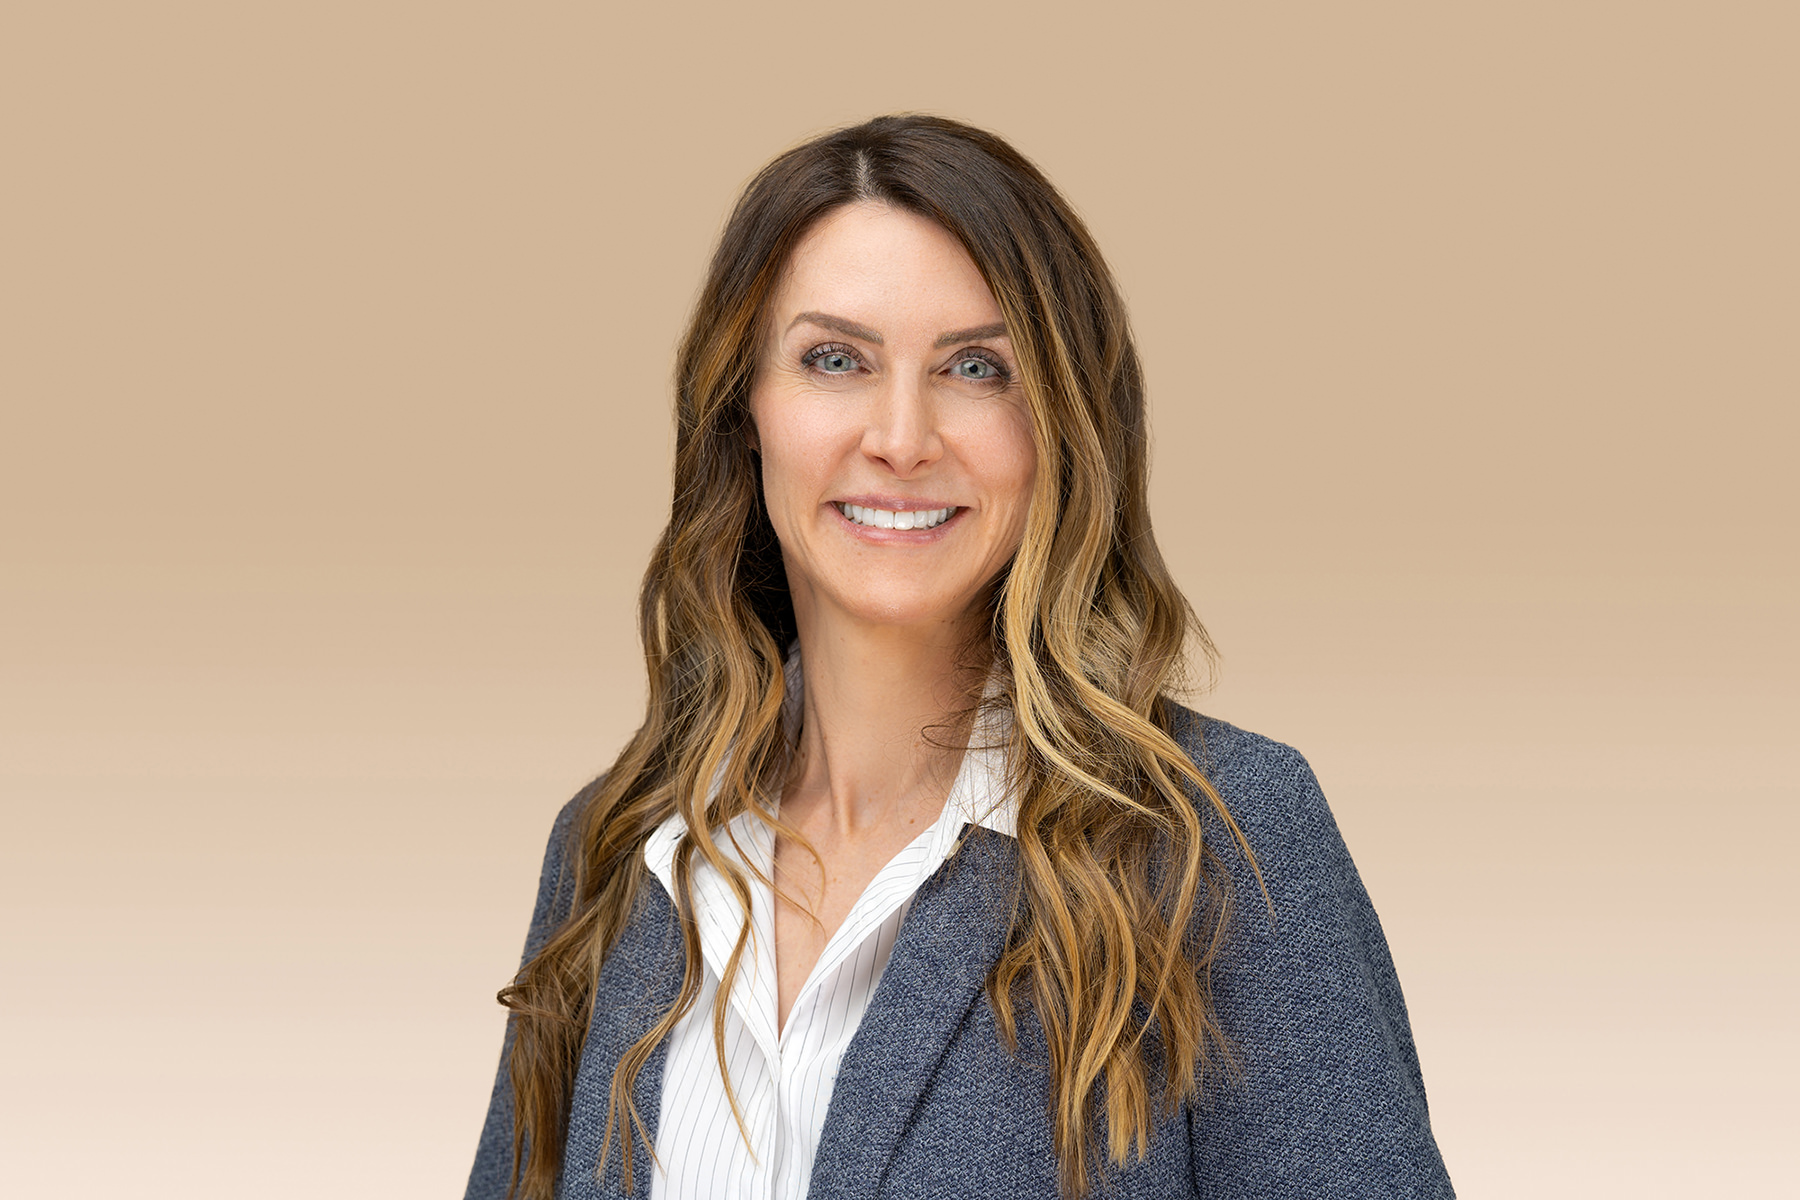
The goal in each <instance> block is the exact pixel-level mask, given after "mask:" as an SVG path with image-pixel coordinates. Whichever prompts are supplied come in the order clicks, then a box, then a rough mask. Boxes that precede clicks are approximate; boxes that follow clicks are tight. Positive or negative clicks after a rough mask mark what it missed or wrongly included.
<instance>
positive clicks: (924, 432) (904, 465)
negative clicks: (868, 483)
mask: <svg viewBox="0 0 1800 1200" xmlns="http://www.w3.org/2000/svg"><path fill="white" fill-rule="evenodd" d="M875 393H876V394H875V395H874V396H872V397H871V402H870V411H869V425H868V428H867V429H866V430H865V431H864V433H863V442H862V450H863V453H864V454H866V455H867V456H868V457H870V458H872V459H875V460H877V461H879V462H881V463H882V464H884V465H885V466H886V467H887V469H888V470H889V471H892V472H893V473H894V475H895V476H897V477H898V478H901V479H907V478H911V477H912V476H914V475H916V474H918V473H919V472H920V471H922V470H924V469H925V468H926V467H928V466H930V465H931V464H932V463H934V462H936V461H937V460H938V459H939V458H940V457H942V456H943V453H944V443H943V439H942V437H941V436H940V434H939V432H938V425H937V414H936V411H935V407H934V405H933V404H932V402H931V396H930V395H929V393H928V390H927V389H926V388H925V387H924V386H922V385H920V384H919V383H918V382H917V381H915V380H912V379H901V380H890V381H888V382H887V384H886V386H883V387H881V388H878V389H875Z"/></svg>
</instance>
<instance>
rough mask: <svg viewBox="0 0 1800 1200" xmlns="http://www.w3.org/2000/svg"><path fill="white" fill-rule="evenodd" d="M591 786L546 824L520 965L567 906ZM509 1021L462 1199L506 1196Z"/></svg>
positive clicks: (508, 1173) (510, 1166)
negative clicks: (576, 834)
mask: <svg viewBox="0 0 1800 1200" xmlns="http://www.w3.org/2000/svg"><path fill="white" fill-rule="evenodd" d="M595 786H596V785H595V784H590V785H588V786H587V787H586V788H583V789H582V790H581V792H580V793H578V794H577V795H576V797H575V798H574V799H573V800H570V801H569V802H568V803H567V804H565V805H563V808H562V811H561V812H559V813H557V815H556V821H555V822H554V823H553V824H552V825H551V827H550V844H549V845H548V846H547V847H546V848H545V850H544V865H543V868H542V869H541V870H540V872H539V874H538V889H537V902H536V903H535V904H534V905H533V906H532V910H531V927H530V929H529V930H528V931H527V932H526V935H525V953H524V955H523V956H522V957H521V958H520V960H519V961H520V964H521V965H523V964H524V963H526V962H528V961H530V959H531V957H532V956H533V955H534V954H536V953H537V952H538V951H539V950H541V949H543V947H544V943H545V942H547V941H549V940H550V935H551V934H552V933H554V932H555V931H556V927H557V926H558V925H559V924H560V923H561V922H562V918H563V915H564V914H565V913H566V911H567V909H568V900H569V896H568V891H567V886H568V884H569V882H570V881H569V878H568V871H567V869H566V867H567V862H568V847H569V839H570V835H571V832H572V830H573V829H574V825H575V816H576V814H577V813H578V812H579V811H580V809H581V806H582V804H583V803H584V802H585V800H586V799H587V797H588V796H589V795H590V794H591V793H592V791H593V789H594V787H595ZM514 1020H515V1018H514V1017H513V1016H512V1014H510V1013H508V1014H507V1017H506V1035H505V1037H504V1038H503V1039H502V1040H501V1043H500V1068H499V1070H498V1071H497V1072H496V1073H495V1076H494V1092H493V1095H492V1097H491V1098H490V1099H489V1100H488V1111H487V1120H486V1121H484V1122H483V1123H482V1126H481V1141H480V1143H478V1144H477V1146H476V1148H475V1166H474V1168H473V1169H472V1170H471V1171H470V1172H469V1186H468V1189H467V1190H466V1191H465V1192H464V1193H463V1196H464V1198H465V1200H505V1197H506V1192H507V1188H508V1187H509V1186H510V1185H511V1183H512V1171H513V1093H512V1078H511V1074H510V1072H509V1071H508V1069H507V1064H508V1063H509V1062H510V1061H511V1058H512V1046H513V1025H514Z"/></svg>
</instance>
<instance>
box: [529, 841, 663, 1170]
mask: <svg viewBox="0 0 1800 1200" xmlns="http://www.w3.org/2000/svg"><path fill="white" fill-rule="evenodd" d="M682 967H683V961H682V949H681V931H680V929H679V928H678V927H677V925H676V922H675V909H674V906H673V905H672V904H671V903H670V902H669V896H668V893H667V892H665V891H663V887H662V884H661V883H659V882H658V881H657V880H656V879H655V878H654V877H648V878H646V879H645V880H644V882H643V883H642V884H641V885H640V886H639V888H638V899H637V911H636V912H635V913H634V914H633V916H632V919H631V922H630V923H629V924H627V925H626V927H625V930H624V932H623V933H621V934H620V935H619V941H618V943H617V944H616V945H615V946H613V948H612V951H611V952H610V953H608V954H607V956H606V962H605V963H604V964H603V965H602V966H601V968H600V975H599V977H598V978H597V979H596V980H595V981H594V1017H593V1021H592V1023H591V1024H590V1025H589V1026H588V1036H587V1047H586V1049H585V1050H584V1051H583V1052H582V1056H581V1067H580V1070H579V1071H578V1072H577V1073H576V1076H575V1096H574V1103H573V1104H572V1105H571V1106H570V1108H571V1111H570V1114H569V1138H568V1142H567V1145H566V1148H565V1150H564V1153H563V1175H562V1186H561V1188H560V1189H559V1195H560V1196H561V1197H563V1200H624V1198H625V1197H626V1196H627V1195H628V1193H627V1192H626V1191H625V1180H624V1157H623V1154H622V1152H621V1149H620V1138H619V1136H618V1134H617V1132H616V1131H615V1133H614V1136H613V1138H612V1139H611V1144H610V1145H609V1146H608V1147H607V1154H606V1161H605V1162H604V1163H602V1162H601V1161H600V1145H601V1142H602V1141H603V1140H604V1139H605V1134H606V1110H607V1104H608V1102H609V1100H610V1098H611V1095H612V1080H613V1068H614V1067H615V1066H616V1065H617V1064H618V1062H619V1060H620V1059H622V1058H623V1057H624V1056H625V1052H626V1051H627V1050H629V1049H630V1048H631V1047H632V1046H633V1045H634V1044H636V1042H637V1041H638V1039H639V1038H641V1037H643V1036H644V1035H645V1034H647V1033H649V1032H650V1030H651V1028H652V1027H654V1026H655V1024H656V1022H657V1021H658V1020H659V1019H661V1017H662V1015H663V1014H664V1013H666V1012H668V1011H669V1008H670V1006H671V1005H673V1004H674V1003H675V996H676V993H677V992H679V991H680V990H681V975H682ZM667 1058H668V1042H667V1041H666V1040H665V1041H664V1042H663V1043H662V1044H661V1045H659V1046H657V1048H656V1049H655V1051H654V1052H653V1053H652V1054H651V1055H650V1058H649V1060H648V1061H646V1062H645V1063H644V1068H643V1070H641V1071H639V1072H638V1077H637V1082H636V1084H635V1085H634V1086H633V1087H632V1098H633V1100H634V1101H635V1102H636V1103H637V1110H638V1116H639V1117H640V1118H641V1119H642V1120H643V1122H644V1128H645V1132H646V1134H647V1135H648V1137H649V1139H650V1144H651V1145H655V1144H656V1121H657V1117H658V1116H659V1115H660V1114H661V1110H662V1077H663V1063H664V1062H665V1061H666V1060H667ZM654 1169H655V1167H654V1164H653V1163H652V1161H651V1158H650V1155H649V1154H648V1153H646V1151H645V1148H644V1145H643V1144H642V1143H641V1142H639V1143H636V1144H634V1146H633V1148H632V1155H631V1178H632V1185H633V1191H632V1192H631V1193H629V1195H630V1196H632V1197H634V1198H635V1200H644V1198H645V1197H648V1196H649V1195H650V1176H651V1172H652V1171H653V1170H654Z"/></svg>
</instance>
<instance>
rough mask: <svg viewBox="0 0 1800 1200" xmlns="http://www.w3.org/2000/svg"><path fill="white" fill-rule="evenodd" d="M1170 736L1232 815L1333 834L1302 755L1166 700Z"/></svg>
mask: <svg viewBox="0 0 1800 1200" xmlns="http://www.w3.org/2000/svg"><path fill="white" fill-rule="evenodd" d="M1169 711H1170V714H1171V719H1170V729H1169V733H1170V735H1171V736H1172V737H1173V738H1174V739H1175V743H1176V744H1177V745H1178V746H1180V747H1181V748H1182V750H1184V751H1186V752H1187V756H1188V758H1189V759H1190V760H1191V761H1192V762H1193V764H1194V766H1195V767H1197V768H1198V769H1199V771H1200V773H1201V774H1202V775H1204V776H1205V777H1206V778H1207V780H1208V781H1209V782H1210V783H1211V784H1212V785H1213V787H1215V788H1217V789H1218V791H1219V795H1220V798H1222V799H1223V800H1224V801H1225V805H1226V807H1227V808H1228V809H1229V810H1230V812H1231V815H1232V818H1233V819H1234V820H1235V821H1237V822H1238V823H1239V825H1240V826H1241V827H1243V828H1244V830H1245V832H1246V834H1248V832H1249V830H1250V828H1252V827H1255V828H1258V829H1263V828H1267V829H1270V830H1274V829H1288V830H1289V831H1290V832H1293V833H1304V832H1306V831H1307V830H1308V829H1311V830H1312V831H1313V832H1314V833H1316V834H1319V835H1325V834H1329V835H1330V836H1331V837H1333V838H1335V837H1336V836H1337V824H1336V822H1335V821H1333V820H1332V817H1331V810H1330V808H1329V806H1328V805H1327V804H1326V803H1325V797H1324V794H1323V793H1322V792H1321V791H1320V789H1319V781H1318V778H1317V777H1316V776H1315V775H1314V774H1313V769H1312V766H1311V765H1310V764H1309V763H1308V762H1307V761H1306V756H1305V755H1303V754H1301V753H1300V751H1298V750H1296V749H1294V747H1292V746H1289V745H1287V744H1286V743H1284V742H1278V741H1276V740H1275V739H1273V738H1268V737H1264V736H1262V735H1261V734H1258V733H1251V732H1249V731H1248V730H1245V729H1239V728H1238V727H1237V726H1236V725H1233V724H1231V723H1229V722H1227V721H1221V720H1219V719H1218V718H1217V717H1209V716H1205V715H1204V714H1201V713H1197V712H1195V711H1193V710H1192V709H1189V708H1184V707H1183V706H1181V705H1179V704H1174V703H1172V702H1171V703H1170V704H1169Z"/></svg>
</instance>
